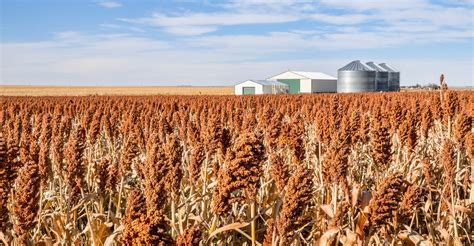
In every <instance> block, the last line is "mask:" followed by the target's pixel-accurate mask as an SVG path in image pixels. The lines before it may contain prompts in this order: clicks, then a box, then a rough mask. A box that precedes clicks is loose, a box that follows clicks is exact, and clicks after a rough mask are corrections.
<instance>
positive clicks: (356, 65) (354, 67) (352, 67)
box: [337, 60, 374, 71]
mask: <svg viewBox="0 0 474 246" xmlns="http://www.w3.org/2000/svg"><path fill="white" fill-rule="evenodd" d="M337 71H374V69H372V68H370V67H368V66H367V65H365V64H364V63H362V62H360V60H355V61H352V62H350V63H349V64H347V65H345V66H344V67H342V68H339V69H338V70H337Z"/></svg>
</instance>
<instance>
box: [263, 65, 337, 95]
mask: <svg viewBox="0 0 474 246" xmlns="http://www.w3.org/2000/svg"><path fill="white" fill-rule="evenodd" d="M268 79H269V80H275V81H279V82H282V83H285V84H287V85H288V86H289V93H290V94H296V93H316V92H336V91H337V79H336V78H335V77H332V76H330V75H327V74H324V73H319V72H302V71H291V70H289V71H286V72H283V73H280V74H278V75H275V76H273V77H270V78H268Z"/></svg>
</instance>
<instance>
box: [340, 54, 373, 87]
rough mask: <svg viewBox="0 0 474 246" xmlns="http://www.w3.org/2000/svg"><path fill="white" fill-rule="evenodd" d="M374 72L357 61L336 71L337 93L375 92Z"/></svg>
mask: <svg viewBox="0 0 474 246" xmlns="http://www.w3.org/2000/svg"><path fill="white" fill-rule="evenodd" d="M375 75H376V72H375V70H373V69H372V68H370V67H368V66H366V65H365V64H364V63H362V62H360V61H359V60H355V61H352V62H350V63H349V64H347V65H345V66H344V67H342V68H340V69H339V70H337V92H371V91H375Z"/></svg>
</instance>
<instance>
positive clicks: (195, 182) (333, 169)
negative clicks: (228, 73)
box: [0, 90, 474, 246]
mask: <svg viewBox="0 0 474 246" xmlns="http://www.w3.org/2000/svg"><path fill="white" fill-rule="evenodd" d="M1 100H2V103H0V245H178V246H187V245H199V246H204V245H256V246H260V245H272V246H273V245H275V246H276V245H285V246H286V245H290V246H291V245H297V246H300V245H331V246H332V245H364V246H365V245H367V246H368V245H396V246H401V245H453V246H457V245H473V242H474V233H473V231H474V224H473V220H472V219H473V217H474V173H473V172H472V170H473V169H474V129H473V124H472V120H473V115H474V104H473V102H474V92H472V91H451V90H444V91H441V92H440V91H437V92H400V93H359V94H311V95H279V96H275V95H262V96H245V97H236V96H84V97H72V96H71V97H69V96H67V97H8V96H6V97H1Z"/></svg>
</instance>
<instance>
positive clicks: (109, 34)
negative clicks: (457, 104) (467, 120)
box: [1, 0, 474, 84]
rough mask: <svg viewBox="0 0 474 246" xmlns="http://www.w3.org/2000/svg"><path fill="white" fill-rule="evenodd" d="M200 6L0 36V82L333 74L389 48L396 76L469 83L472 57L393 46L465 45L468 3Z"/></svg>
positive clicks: (239, 1) (367, 0) (272, 0)
mask: <svg viewBox="0 0 474 246" xmlns="http://www.w3.org/2000/svg"><path fill="white" fill-rule="evenodd" d="M442 1H444V0H442ZM104 2H105V1H104ZM445 2H449V1H447V0H446V1H445ZM207 11H208V12H206V10H203V9H199V10H192V9H183V10H180V11H179V12H178V11H176V10H173V11H168V12H167V11H166V10H163V11H162V12H154V13H149V14H143V15H142V16H138V17H137V16H135V17H133V18H132V17H128V18H127V16H123V18H120V19H111V20H105V21H104V24H101V25H100V24H97V26H98V29H99V31H100V32H102V34H99V35H98V34H92V33H94V32H89V33H82V32H76V31H70V32H60V33H56V34H55V35H54V37H52V38H51V39H49V40H46V41H39V42H14V43H4V42H2V44H1V45H2V52H3V53H2V61H3V64H2V66H1V68H2V72H3V74H2V77H1V80H2V81H1V82H8V83H15V82H18V83H20V82H28V81H30V80H35V81H42V82H57V83H60V82H66V81H68V82H72V83H80V82H84V81H88V82H96V81H99V82H106V83H111V84H114V83H133V82H135V81H137V82H138V81H139V82H145V83H149V84H153V83H156V84H159V82H167V84H179V83H186V84H216V83H227V84H232V83H234V82H236V81H239V80H244V79H249V78H265V77H266V76H267V75H268V74H274V73H277V72H279V71H280V70H284V69H288V68H293V69H300V70H319V71H321V72H325V73H328V74H332V75H336V74H334V73H335V71H336V69H337V68H338V67H340V66H342V65H344V64H345V63H347V62H348V61H349V59H371V60H372V59H376V57H375V58H374V57H369V56H370V55H374V54H377V55H378V54H379V53H380V54H381V55H379V56H384V55H385V54H393V52H395V53H397V55H396V56H397V57H404V58H399V59H383V61H386V62H389V63H390V62H392V63H393V64H394V65H396V66H397V67H398V68H399V69H400V70H402V71H403V73H402V83H403V81H404V82H405V83H411V82H420V83H423V82H430V81H429V80H430V79H431V78H433V79H436V76H438V75H439V72H440V71H441V70H442V72H444V73H445V74H446V75H447V77H448V78H450V80H452V81H457V82H458V83H459V84H463V83H464V84H466V83H470V82H472V79H471V80H469V79H470V78H472V66H473V64H472V57H471V59H466V58H465V56H463V57H461V58H462V59H459V57H453V58H450V57H448V58H446V57H447V56H443V58H442V59H441V58H439V57H436V59H432V60H430V59H424V58H423V57H422V55H418V56H417V54H411V53H410V52H404V51H402V49H410V47H412V46H416V45H418V47H421V46H424V45H425V44H428V45H427V46H429V45H434V46H436V45H438V44H447V43H448V44H451V45H457V44H458V43H460V44H462V45H466V43H468V44H469V42H471V43H472V40H473V37H474V33H473V29H472V11H473V10H472V8H471V7H469V1H464V0H457V1H455V3H454V2H453V4H451V3H447V4H446V5H440V4H439V2H438V1H437V2H436V3H434V2H430V1H427V0H393V1H389V2H387V1H377V0H364V1H362V0H320V1H312V0H307V1H306V0H235V1H230V2H227V3H222V2H221V1H217V4H214V5H212V6H211V8H209V9H207ZM107 12H108V11H107ZM157 30H158V31H157ZM453 43H455V44H453ZM385 50H391V51H389V52H392V53H389V52H388V53H384V52H385ZM434 53H436V55H438V56H442V55H440V54H443V53H442V52H440V51H435V52H434ZM361 54H362V55H361ZM364 54H368V55H364ZM364 56H365V57H364ZM328 57H329V58H328ZM333 57H343V58H333ZM417 64H418V65H417ZM418 68H422V69H424V70H423V71H419V70H418ZM183 71H185V72H183Z"/></svg>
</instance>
